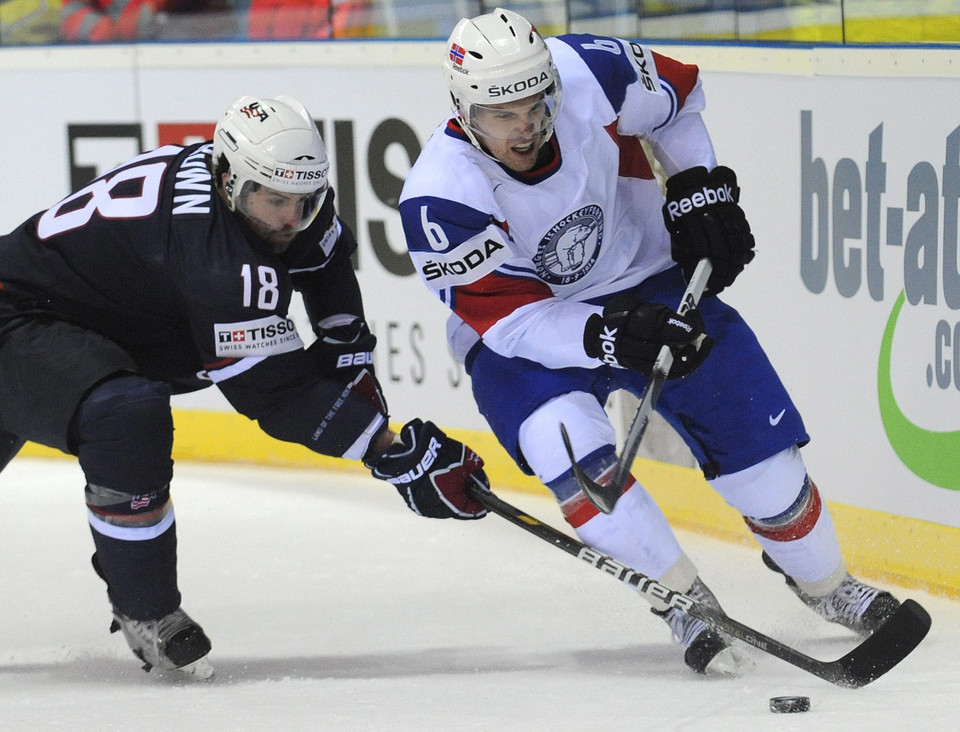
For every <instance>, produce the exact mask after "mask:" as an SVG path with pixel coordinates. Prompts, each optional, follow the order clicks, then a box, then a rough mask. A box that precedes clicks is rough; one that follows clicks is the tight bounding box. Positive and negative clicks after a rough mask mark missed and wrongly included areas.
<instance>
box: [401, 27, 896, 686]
mask: <svg viewBox="0 0 960 732" xmlns="http://www.w3.org/2000/svg"><path fill="white" fill-rule="evenodd" d="M443 72H444V77H445V80H446V83H447V86H448V88H449V91H450V94H451V96H452V100H453V108H454V112H453V115H452V116H451V117H450V118H449V119H447V120H446V121H445V122H444V123H443V124H442V125H441V126H440V128H438V129H437V130H436V131H435V132H434V133H433V135H432V136H431V138H430V139H429V140H428V142H427V143H426V145H425V146H424V148H423V151H422V152H421V154H420V156H419V158H418V160H417V162H416V163H415V165H414V167H413V169H412V171H411V173H410V175H409V176H408V178H407V180H406V182H405V185H404V188H403V192H402V195H401V199H400V214H401V217H402V221H403V228H404V233H405V235H406V238H407V245H408V248H409V250H410V253H411V256H412V257H413V261H414V263H415V265H416V267H417V269H418V271H419V274H420V276H421V278H422V279H423V281H424V282H425V283H426V285H427V286H428V288H430V290H432V291H433V292H434V293H435V294H436V295H437V296H438V297H439V298H440V299H441V300H442V301H443V302H444V303H445V304H446V305H448V306H449V308H450V309H451V310H452V314H451V316H450V321H449V323H448V335H449V339H450V344H451V347H452V348H453V351H454V353H455V354H457V355H458V357H459V358H460V359H462V360H463V361H464V363H465V364H466V367H467V371H468V372H469V374H470V376H471V381H472V388H473V393H474V397H475V399H476V402H477V404H478V406H479V408H480V411H481V413H482V414H483V415H484V416H485V418H486V419H487V421H488V422H489V424H490V426H491V428H492V429H493V431H494V432H495V433H496V435H497V438H498V439H499V441H500V442H501V444H502V445H503V446H504V448H505V449H506V450H507V451H508V452H509V453H510V454H511V455H512V456H513V458H514V459H515V461H516V462H517V464H518V465H519V466H520V468H521V469H522V470H524V471H525V472H527V473H529V474H534V475H536V476H537V477H538V478H539V479H540V480H541V481H543V483H544V484H545V485H546V486H547V487H548V488H549V489H550V490H551V492H552V493H553V495H554V496H555V497H556V499H557V501H558V503H559V504H560V508H561V510H562V511H563V514H564V516H565V518H566V520H567V521H568V522H569V523H570V525H571V526H572V527H573V528H574V529H575V530H576V532H577V534H578V535H579V536H580V537H581V539H583V541H584V542H585V543H587V544H589V545H591V546H593V547H596V548H597V549H599V550H600V551H602V552H604V553H605V554H608V555H611V556H613V557H614V558H615V559H617V560H619V561H620V562H622V563H624V564H626V565H628V566H630V567H634V568H636V569H638V570H639V571H641V572H643V573H644V574H647V575H650V576H652V577H655V578H658V579H659V580H660V581H662V582H663V583H664V584H667V585H668V586H671V587H673V588H675V589H676V590H679V591H681V592H684V593H686V594H688V595H690V596H691V597H693V598H695V599H696V600H699V601H700V602H703V603H707V604H709V605H711V606H714V607H719V604H718V602H717V600H716V598H715V596H714V595H713V593H712V592H711V591H710V589H708V587H707V585H706V584H705V583H704V582H703V580H702V579H701V578H700V577H699V576H698V571H697V568H696V567H695V565H694V563H693V562H692V561H691V559H690V558H688V556H687V555H686V554H685V553H684V551H683V550H682V548H681V547H680V545H679V543H678V542H677V539H676V538H675V536H674V534H673V532H672V529H671V527H670V526H669V524H668V522H667V521H666V519H665V517H664V515H663V514H662V512H661V511H660V509H659V507H658V506H657V505H656V504H655V503H654V501H653V500H652V498H651V497H650V495H649V494H648V493H647V491H646V490H645V489H644V488H643V486H642V485H640V483H638V482H636V481H635V480H633V479H632V478H630V479H629V480H628V482H627V484H626V485H625V489H624V492H623V494H622V495H621V496H620V498H619V500H618V501H617V502H616V503H615V505H614V506H613V508H612V510H611V511H610V512H609V513H606V512H601V511H599V510H598V509H597V508H596V507H595V506H594V505H593V503H591V502H590V501H588V500H587V498H586V497H585V494H584V492H583V491H582V490H581V487H580V483H579V482H578V480H577V479H576V476H575V475H574V474H573V472H572V469H571V463H570V459H569V457H568V454H567V452H566V451H565V449H564V445H563V443H562V442H561V439H560V425H561V423H562V424H564V425H565V426H566V429H567V430H568V431H569V436H570V440H571V446H572V448H573V453H574V455H575V456H576V457H577V465H578V466H579V468H580V469H581V470H582V471H583V472H584V473H585V474H586V476H587V477H588V478H590V479H591V480H592V481H594V482H596V483H598V484H601V485H602V484H604V482H605V481H608V480H609V478H610V473H611V471H612V470H613V468H614V467H615V465H616V462H617V456H616V453H615V434H614V429H613V427H612V426H611V424H610V421H609V420H608V418H607V415H606V413H605V411H604V404H605V402H606V400H607V397H608V395H610V394H611V393H612V392H613V391H615V390H619V389H624V390H628V391H630V392H633V393H635V394H637V395H639V394H641V393H642V392H643V389H644V387H645V385H646V384H647V377H648V376H649V375H650V374H651V372H652V368H653V363H654V360H655V359H656V357H657V355H658V353H659V352H660V350H661V348H662V347H663V346H664V345H669V346H670V347H671V350H672V353H673V356H674V358H673V368H672V370H671V371H670V372H669V377H670V378H669V380H668V381H666V383H665V386H664V388H663V390H662V392H661V394H660V398H659V402H658V411H659V412H660V413H661V414H662V415H663V417H664V418H665V419H666V420H667V422H668V423H669V424H670V425H672V427H673V428H674V429H675V430H676V431H677V432H678V434H679V435H680V436H681V437H682V438H683V440H684V441H685V442H686V444H687V445H688V446H689V447H690V449H691V451H692V452H693V455H694V456H695V457H696V459H697V461H698V462H699V465H700V468H701V469H702V471H703V473H704V475H705V477H706V479H707V480H708V481H709V483H710V485H711V486H712V487H713V488H714V489H715V490H716V491H717V492H718V493H719V494H720V495H721V496H722V497H723V498H724V499H725V500H726V501H727V503H729V504H730V505H731V506H733V507H734V508H736V509H737V510H738V511H739V512H740V513H741V514H742V515H743V516H744V519H745V521H746V524H747V526H748V527H749V528H750V530H751V532H752V533H753V535H754V536H755V537H756V539H757V541H758V542H759V543H760V545H761V547H762V549H763V554H762V556H763V559H764V561H765V562H766V564H767V565H768V566H769V567H770V568H771V569H775V570H777V571H780V572H782V573H783V574H784V575H785V576H786V580H787V583H788V585H789V586H790V588H791V589H792V590H793V591H794V592H795V593H796V594H797V595H799V597H800V598H801V599H802V600H803V601H804V602H805V603H806V604H808V605H809V606H810V607H812V608H813V609H815V610H816V611H817V612H819V613H820V614H821V615H822V616H824V617H825V618H827V619H828V620H831V621H834V622H838V623H840V624H842V625H844V626H846V627H847V628H850V629H852V630H854V631H856V632H858V633H861V634H869V633H871V632H872V631H873V630H875V629H876V628H877V627H878V626H879V625H880V624H881V623H882V622H883V621H884V620H885V619H886V618H887V617H889V616H890V615H891V614H892V613H893V611H894V610H895V609H896V608H897V607H898V605H899V602H898V601H897V600H896V599H895V598H894V597H893V596H892V595H890V594H889V593H888V592H885V591H879V590H877V589H876V588H873V587H870V586H868V585H865V584H863V583H861V582H859V581H857V580H855V579H853V578H852V577H851V576H850V575H849V574H848V572H847V569H846V565H845V563H844V559H843V557H842V555H841V552H840V547H839V545H838V542H837V538H836V534H835V531H834V527H833V524H832V521H831V518H830V514H829V513H828V511H827V507H826V505H825V503H824V502H823V500H822V499H821V496H820V494H819V492H818V490H817V487H816V486H815V485H814V483H813V482H812V481H811V480H810V478H809V477H808V475H807V471H806V468H805V466H804V462H803V460H802V459H801V456H800V451H799V447H800V446H802V445H803V444H805V443H806V442H807V441H808V439H809V438H808V436H807V433H806V431H805V428H804V425H803V422H802V420H801V417H800V414H799V413H798V411H797V409H796V408H795V406H794V404H793V403H792V401H791V399H790V397H789V395H788V394H787V392H786V390H785V388H784V387H783V385H782V384H781V381H780V379H779V377H778V376H777V373H776V372H775V371H774V368H773V366H772V365H771V364H770V362H769V360H768V359H767V356H766V355H765V354H764V352H763V350H762V349H761V347H760V345H759V344H758V342H757V340H756V338H755V336H754V335H753V333H752V331H751V330H750V329H749V327H748V326H747V324H746V323H745V322H744V321H743V319H742V318H741V316H740V315H739V314H738V313H737V312H736V311H735V310H734V309H733V308H731V307H730V306H728V305H726V304H725V303H724V302H722V301H721V300H720V298H718V297H717V295H718V294H719V293H720V292H721V291H722V290H723V289H724V288H726V287H728V286H729V285H731V284H732V283H733V282H734V280H735V278H736V277H737V275H738V274H739V273H740V272H741V271H742V270H743V268H744V266H745V265H746V264H748V263H749V262H750V261H751V259H752V258H753V256H754V238H753V236H752V234H751V232H750V227H749V224H748V223H747V220H746V218H745V215H744V212H743V210H742V209H741V208H740V206H739V197H740V189H739V187H738V184H737V179H736V175H735V174H734V172H733V171H732V170H731V169H730V168H727V167H724V166H718V165H717V160H716V157H715V153H714V149H713V146H712V143H711V140H710V137H709V135H708V133H707V130H706V128H705V125H704V123H703V120H702V118H701V115H700V112H701V110H702V109H703V108H704V93H703V90H702V88H701V80H700V77H699V73H698V69H697V67H696V66H692V65H687V64H683V63H680V62H678V61H676V60H673V59H671V58H668V57H666V56H663V55H661V54H658V53H654V52H653V51H652V50H651V49H649V48H647V47H646V46H644V45H642V44H640V43H637V42H635V41H631V40H624V39H620V38H609V37H601V36H594V35H564V36H559V37H556V38H549V39H547V40H546V41H544V40H543V39H542V38H541V36H540V34H539V33H538V32H537V30H536V29H535V28H534V27H533V26H531V24H530V23H529V22H528V21H527V20H526V19H524V18H523V17H521V16H520V15H517V14H516V13H514V12H511V11H509V10H504V9H497V10H496V11H495V12H492V13H488V14H484V15H480V16H478V17H475V18H473V19H464V20H462V21H460V23H459V24H458V25H457V26H456V27H455V29H454V30H453V33H452V35H451V36H450V39H449V42H448V45H447V49H446V53H445V57H444V60H443ZM643 141H645V142H646V143H647V144H648V145H649V149H650V150H651V151H652V153H653V156H654V158H655V159H656V160H657V161H658V162H659V163H660V164H661V166H662V168H663V170H664V171H665V173H666V176H667V180H666V193H665V195H664V193H663V192H662V189H661V187H660V184H659V183H658V180H657V177H656V176H655V174H654V170H653V165H652V164H651V161H650V159H649V158H648V156H647V154H646V151H645V149H644V147H643V145H642V142H643ZM702 258H708V259H709V260H710V261H711V263H712V265H713V270H712V274H711V275H710V279H709V280H708V283H707V289H706V293H705V296H704V298H703V299H702V301H701V303H700V306H699V308H697V309H696V310H693V311H691V312H689V313H687V314H686V315H679V314H678V313H677V312H675V308H677V306H678V305H679V304H680V300H681V296H682V295H683V293H684V290H685V286H686V282H687V280H688V279H689V278H690V277H691V276H692V273H693V271H694V269H695V266H696V264H697V263H698V262H699V260H701V259H702ZM654 611H655V612H657V613H658V614H659V615H661V616H662V617H663V618H664V619H665V621H666V622H667V623H668V624H669V626H670V628H671V630H672V633H673V637H674V639H675V640H676V641H677V642H678V643H679V644H680V645H681V646H682V647H683V649H684V660H685V662H686V664H687V665H688V666H689V667H691V668H692V669H694V670H695V671H697V672H700V673H720V674H729V675H736V674H739V673H741V672H742V671H743V670H744V669H745V668H747V667H749V666H750V665H751V664H752V662H751V661H750V659H749V656H747V655H746V653H744V651H743V649H741V648H738V647H737V646H736V645H733V644H732V643H731V640H730V639H729V638H726V637H724V636H722V635H720V634H718V633H716V632H714V631H713V630H711V629H709V628H707V627H706V626H705V625H704V624H703V623H702V622H701V621H699V620H697V619H695V618H693V617H691V616H688V615H685V614H683V613H682V612H681V611H679V610H677V609H675V608H671V609H668V608H666V607H660V608H654Z"/></svg>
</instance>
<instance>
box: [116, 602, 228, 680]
mask: <svg viewBox="0 0 960 732" xmlns="http://www.w3.org/2000/svg"><path fill="white" fill-rule="evenodd" d="M118 630H122V631H123V636H124V638H126V639H127V643H128V644H129V646H130V650H132V651H133V654H134V655H135V656H136V657H137V658H139V659H140V660H141V661H143V664H144V665H143V670H144V671H150V669H152V668H154V667H155V668H157V669H158V670H160V671H161V672H162V671H177V672H179V673H182V674H184V675H186V676H189V677H192V678H195V679H200V680H207V679H209V678H211V677H212V676H213V666H211V665H210V661H209V660H207V654H208V653H210V639H209V638H207V636H206V634H205V633H204V632H203V628H201V627H200V626H199V625H197V623H196V622H194V620H193V619H191V617H190V616H189V615H187V614H186V613H185V612H184V611H183V610H180V609H177V610H174V611H173V612H172V613H170V614H169V615H166V616H164V617H162V618H160V619H159V620H133V619H131V618H128V617H126V616H125V615H123V614H122V613H119V612H117V611H116V610H114V612H113V623H111V624H110V632H111V633H116V632H117V631H118Z"/></svg>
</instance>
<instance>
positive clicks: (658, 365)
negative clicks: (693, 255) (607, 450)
mask: <svg viewBox="0 0 960 732" xmlns="http://www.w3.org/2000/svg"><path fill="white" fill-rule="evenodd" d="M712 271H713V265H712V264H711V263H710V260H709V259H706V258H704V259H701V260H700V261H699V262H698V263H697V268H696V269H695V270H694V271H693V275H692V276H691V277H690V282H689V284H688V285H687V289H686V291H685V292H684V293H683V298H682V300H681V302H680V308H679V309H678V310H677V312H678V313H679V314H680V315H686V314H687V313H688V312H690V311H691V310H693V309H694V308H695V307H697V303H698V302H700V297H701V296H702V295H703V290H704V288H705V287H706V286H707V280H708V279H709V278H710V273H711V272H712ZM701 337H702V336H701ZM671 366H673V352H672V351H671V350H670V347H669V346H664V347H663V348H661V349H660V353H659V355H658V356H657V360H656V361H654V363H653V371H652V372H651V374H650V381H649V382H648V383H647V388H646V389H644V390H643V396H642V397H641V398H640V406H639V407H637V413H636V415H634V417H633V422H632V423H631V425H630V431H629V432H627V437H626V440H625V442H624V445H623V452H622V453H621V454H620V457H619V458H618V459H617V463H616V465H615V466H614V470H613V475H612V477H611V478H610V480H609V481H608V482H606V483H604V484H600V483H597V482H596V481H594V480H592V479H591V478H590V477H589V476H588V475H587V474H586V473H584V472H583V470H582V469H581V468H580V466H579V465H578V464H577V458H576V456H575V455H574V454H573V445H572V444H571V443H570V436H569V435H568V434H567V428H566V427H565V426H564V425H563V423H561V424H560V435H561V436H562V437H563V444H564V446H565V447H566V448H567V455H568V456H569V457H570V464H571V466H572V470H573V477H574V478H576V479H577V483H579V484H580V488H581V489H582V490H583V492H584V495H586V497H587V498H589V499H590V502H591V503H592V504H593V505H594V506H596V507H597V508H598V509H600V510H601V511H603V512H604V513H610V512H611V511H612V510H613V507H614V506H616V505H617V500H618V499H619V498H620V494H621V493H623V489H624V488H625V487H626V485H627V481H628V480H629V478H630V468H631V466H632V465H633V460H634V458H635V457H636V456H637V450H638V449H639V448H640V440H641V439H642V438H643V433H644V432H646V431H647V425H648V424H650V417H651V416H653V410H654V408H656V406H657V401H658V400H659V399H660V391H661V390H662V389H663V385H664V383H666V381H667V374H669V373H670V367H671Z"/></svg>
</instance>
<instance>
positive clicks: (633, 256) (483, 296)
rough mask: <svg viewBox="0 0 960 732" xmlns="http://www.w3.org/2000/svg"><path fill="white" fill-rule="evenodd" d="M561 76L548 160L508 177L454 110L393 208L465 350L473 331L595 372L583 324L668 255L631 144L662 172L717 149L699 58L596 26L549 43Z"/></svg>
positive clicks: (501, 346)
mask: <svg viewBox="0 0 960 732" xmlns="http://www.w3.org/2000/svg"><path fill="white" fill-rule="evenodd" d="M547 45H548V46H549V48H550V50H551V53H552V54H553V59H554V63H555V65H556V67H557V69H558V71H559V73H560V78H561V81H562V84H563V101H562V104H561V107H560V111H559V114H558V116H557V119H556V123H555V133H554V136H553V138H552V139H551V140H550V142H549V143H548V144H550V145H553V146H554V150H555V155H554V157H553V160H552V161H551V162H550V163H548V164H547V165H545V166H544V167H542V168H539V169H535V170H533V171H530V172H527V173H515V172H512V171H510V170H508V169H507V168H505V167H504V166H502V165H500V164H499V163H498V162H496V161H495V160H493V159H492V158H491V157H489V156H487V155H486V154H484V153H483V152H481V151H480V150H479V149H477V148H476V147H475V146H474V145H473V144H471V142H470V140H469V138H467V136H466V135H465V134H464V132H463V130H462V129H461V128H460V126H459V124H458V123H457V121H456V120H455V118H453V117H451V118H449V119H448V120H447V121H446V122H445V124H443V125H442V126H441V127H439V128H438V129H437V130H436V131H435V132H434V133H433V135H432V136H431V138H430V139H429V140H428V142H427V144H426V145H425V146H424V149H423V151H422V153H421V154H420V157H419V158H418V160H417V162H416V163H415V165H414V166H413V169H412V170H411V172H410V174H409V176H408V177H407V180H406V182H405V185H404V187H403V192H402V195H401V198H400V214H401V218H402V221H403V227H404V233H405V235H406V239H407V246H408V248H409V251H410V255H411V257H412V259H413V263H414V265H415V266H416V268H417V271H418V272H419V274H420V277H421V278H422V279H423V280H424V282H425V283H426V284H427V286H428V287H429V288H430V289H431V290H433V291H434V292H435V293H436V294H437V295H438V296H439V297H440V299H441V300H442V301H443V302H444V303H446V304H447V305H448V306H449V307H450V308H451V310H452V311H453V315H452V316H451V319H450V322H449V323H448V336H449V337H450V342H451V347H452V348H453V351H454V353H455V354H456V355H457V356H458V357H459V358H460V359H461V360H462V358H463V356H464V355H465V354H466V352H467V350H468V349H469V348H470V347H471V346H472V345H473V343H475V342H476V340H477V338H478V337H482V338H483V341H484V344H485V345H486V346H488V347H489V348H491V349H492V350H494V351H495V352H497V353H499V354H501V355H503V356H507V357H522V358H526V359H529V360H532V361H535V362H538V363H541V364H543V365H544V366H547V367H549V368H564V367H570V366H579V367H587V368H594V367H596V366H599V365H600V363H601V362H600V361H599V360H597V359H594V358H590V357H588V356H587V355H586V354H585V353H584V350H583V342H582V334H583V327H584V323H585V322H586V320H587V318H588V317H589V316H590V315H591V314H592V313H597V312H600V311H601V307H600V306H598V305H595V304H590V303H589V302H588V301H590V300H593V299H595V298H600V299H601V300H602V299H604V298H605V297H606V296H608V295H610V294H611V293H614V292H619V291H621V290H625V289H627V288H630V287H632V286H634V285H636V284H638V283H640V282H642V281H643V280H644V279H646V278H647V277H650V276H651V275H654V274H656V273H658V272H661V271H663V270H664V269H667V268H668V267H670V266H671V265H672V260H671V258H670V239H669V235H668V233H667V231H666V229H665V227H664V223H663V217H662V214H661V208H662V205H663V195H662V193H661V189H660V185H659V183H658V181H657V180H656V177H655V176H654V173H653V170H652V168H651V165H650V162H649V160H648V158H647V156H646V154H645V152H644V149H643V147H642V145H641V143H640V139H643V140H646V141H647V142H648V143H649V144H650V146H651V148H652V150H653V152H654V155H655V156H656V158H657V160H658V161H659V162H660V164H661V165H662V166H663V168H664V171H665V172H666V174H667V175H672V174H674V173H677V172H679V171H681V170H685V169H687V168H690V167H693V166H697V165H704V166H706V167H707V168H708V169H712V168H713V167H715V165H716V159H715V155H714V152H713V147H712V144H711V142H710V138H709V135H708V134H707V131H706V128H705V126H704V124H703V121H702V119H701V117H700V114H699V113H700V111H701V109H702V108H703V105H704V97H703V92H702V90H701V86H700V79H699V72H698V69H697V67H696V66H691V65H684V64H681V63H679V62H677V61H674V60H673V59H670V58H667V57H665V56H662V55H660V54H656V53H654V52H653V51H651V50H650V49H649V48H646V47H644V46H641V45H640V44H638V43H636V42H633V41H628V40H623V39H617V38H606V37H599V36H593V35H565V36H558V37H556V38H550V39H548V40H547Z"/></svg>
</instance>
